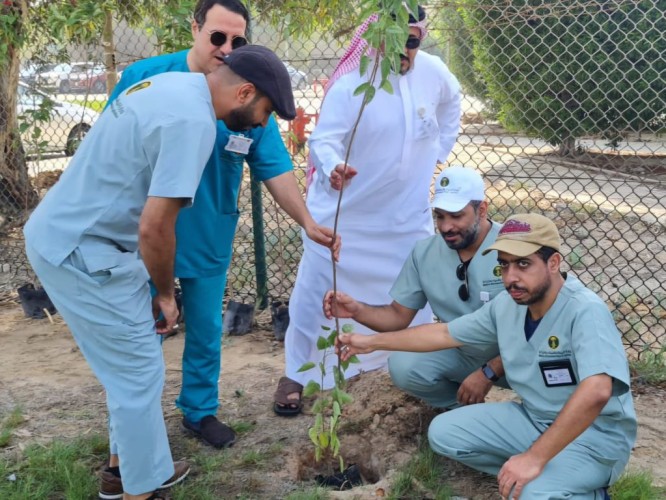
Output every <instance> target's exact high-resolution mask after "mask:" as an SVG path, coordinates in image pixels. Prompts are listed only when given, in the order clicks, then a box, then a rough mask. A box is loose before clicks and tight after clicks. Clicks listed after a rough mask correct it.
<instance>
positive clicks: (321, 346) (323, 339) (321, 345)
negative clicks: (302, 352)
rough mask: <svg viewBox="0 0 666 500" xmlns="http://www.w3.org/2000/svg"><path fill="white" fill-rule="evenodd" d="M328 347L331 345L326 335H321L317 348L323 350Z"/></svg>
mask: <svg viewBox="0 0 666 500" xmlns="http://www.w3.org/2000/svg"><path fill="white" fill-rule="evenodd" d="M327 347H329V345H328V340H326V337H321V336H320V337H319V338H318V339H317V349H319V350H320V351H323V350H324V349H326V348H327Z"/></svg>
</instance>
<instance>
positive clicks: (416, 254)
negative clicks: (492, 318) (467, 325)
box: [390, 222, 504, 322]
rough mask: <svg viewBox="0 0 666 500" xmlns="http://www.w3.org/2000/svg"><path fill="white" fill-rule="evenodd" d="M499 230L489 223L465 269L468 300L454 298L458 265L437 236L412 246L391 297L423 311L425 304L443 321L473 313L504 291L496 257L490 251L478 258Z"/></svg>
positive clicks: (448, 249)
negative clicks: (477, 248) (489, 225)
mask: <svg viewBox="0 0 666 500" xmlns="http://www.w3.org/2000/svg"><path fill="white" fill-rule="evenodd" d="M501 227H502V225H501V224H498V223H496V222H493V223H492V226H491V228H490V231H488V234H487V235H486V237H485V238H484V239H483V242H482V243H481V246H480V247H479V250H478V251H477V252H476V254H475V255H474V257H473V258H472V260H471V261H470V263H469V266H468V267H467V284H468V286H469V295H470V296H469V300H466V301H463V300H461V299H460V297H459V296H458V289H459V288H460V285H462V283H463V282H462V281H461V280H459V279H458V278H457V277H456V268H457V267H458V265H460V264H461V261H460V257H459V256H458V252H457V251H456V250H452V249H450V248H449V247H448V246H447V245H446V243H445V242H444V239H443V238H442V236H441V235H440V234H436V235H434V236H431V237H429V238H426V239H424V240H421V241H419V242H417V243H416V245H415V246H414V249H413V250H412V252H411V254H410V255H409V257H408V259H407V260H406V261H405V264H404V265H403V266H402V270H401V271H400V274H399V275H398V278H397V279H396V280H395V283H394V284H393V287H392V288H391V291H390V294H391V297H392V298H393V300H395V301H396V302H397V303H398V304H400V305H402V306H404V307H408V308H410V309H423V308H424V307H425V305H426V302H427V303H428V304H430V307H432V311H433V312H434V313H435V316H437V317H438V318H439V319H440V320H441V321H444V322H449V321H451V320H453V319H455V318H458V317H459V316H462V315H464V314H469V313H471V312H473V311H476V310H477V309H479V308H480V307H481V306H483V304H484V303H485V302H489V301H490V300H492V299H493V298H494V297H495V296H496V295H497V294H499V293H500V292H503V291H504V284H503V283H502V274H501V269H500V267H499V265H498V264H497V255H496V254H495V253H493V252H491V253H489V254H487V255H481V254H482V252H483V250H485V249H486V248H488V247H489V246H490V245H492V244H493V243H494V242H495V239H497V233H498V232H499V230H500V228H501Z"/></svg>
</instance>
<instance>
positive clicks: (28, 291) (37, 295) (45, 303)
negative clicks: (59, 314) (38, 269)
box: [16, 283, 56, 319]
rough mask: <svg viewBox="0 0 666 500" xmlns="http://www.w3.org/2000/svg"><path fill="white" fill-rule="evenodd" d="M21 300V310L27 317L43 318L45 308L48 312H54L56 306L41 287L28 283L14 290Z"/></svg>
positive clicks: (44, 316)
mask: <svg viewBox="0 0 666 500" xmlns="http://www.w3.org/2000/svg"><path fill="white" fill-rule="evenodd" d="M16 292H17V293H18V296H19V300H20V301H21V307H22V308H23V312H24V313H25V315H26V316H27V317H28V318H33V319H44V318H46V313H45V312H44V309H46V310H47V311H48V312H49V314H55V313H56V308H55V306H54V305H53V302H51V299H49V296H48V295H47V294H46V290H44V289H43V288H42V287H39V288H37V289H36V288H35V285H33V284H32V283H28V284H26V285H23V286H22V287H20V288H18V289H17V290H16Z"/></svg>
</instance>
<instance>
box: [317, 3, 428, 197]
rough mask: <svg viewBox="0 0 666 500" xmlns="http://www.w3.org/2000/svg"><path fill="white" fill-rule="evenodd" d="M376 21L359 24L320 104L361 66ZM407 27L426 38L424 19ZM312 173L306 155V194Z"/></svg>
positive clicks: (368, 20) (371, 19)
mask: <svg viewBox="0 0 666 500" xmlns="http://www.w3.org/2000/svg"><path fill="white" fill-rule="evenodd" d="M377 19H379V15H378V14H373V15H371V16H370V17H369V18H368V19H366V20H365V21H364V22H363V24H361V25H360V26H359V27H358V29H357V30H356V33H354V36H353V37H352V39H351V42H350V43H349V47H347V50H346V51H345V53H344V55H343V56H342V57H341V58H340V60H339V61H338V64H337V66H336V67H335V70H334V71H333V74H332V75H331V78H329V80H328V83H327V84H326V87H325V88H324V97H323V98H322V104H323V102H324V99H325V98H326V94H328V91H329V90H330V89H331V87H332V86H333V84H334V83H335V82H336V81H337V80H339V79H340V78H341V77H342V76H344V75H346V74H348V73H351V72H352V71H354V70H356V69H358V68H359V67H360V66H361V58H362V57H363V55H364V54H365V53H366V52H368V41H367V40H366V39H365V38H363V34H364V33H365V32H366V31H368V27H369V26H370V24H371V23H374V22H375V21H377ZM409 26H410V27H415V28H418V29H419V31H420V32H421V36H420V37H419V38H420V39H421V40H423V39H424V38H425V37H426V36H428V30H427V29H426V26H425V18H424V19H423V20H421V21H417V22H414V23H409ZM370 55H373V54H370ZM314 172H315V166H314V164H313V163H312V157H311V155H308V169H307V173H306V175H305V191H306V193H307V189H308V187H309V186H310V184H311V183H312V178H313V176H314Z"/></svg>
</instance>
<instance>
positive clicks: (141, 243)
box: [24, 46, 295, 499]
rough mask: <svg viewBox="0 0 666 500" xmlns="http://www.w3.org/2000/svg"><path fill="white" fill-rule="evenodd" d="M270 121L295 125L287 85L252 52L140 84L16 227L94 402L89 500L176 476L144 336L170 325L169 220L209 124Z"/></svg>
mask: <svg viewBox="0 0 666 500" xmlns="http://www.w3.org/2000/svg"><path fill="white" fill-rule="evenodd" d="M165 103H168V105H165ZM273 110H275V111H276V112H277V113H278V114H279V115H280V116H282V117H284V118H286V119H290V118H293V117H294V114H295V113H294V103H293V96H292V93H291V88H290V83H289V74H288V73H287V70H286V68H285V66H284V65H283V64H282V62H281V61H280V60H279V59H278V58H277V56H276V55H275V54H273V53H272V52H271V51H270V50H268V49H266V48H264V47H257V46H247V47H244V48H242V49H239V50H238V51H237V52H236V53H235V54H233V56H228V57H227V58H226V59H225V64H224V65H223V66H221V67H220V68H218V69H216V70H214V71H212V72H211V73H209V74H208V75H202V74H200V73H169V74H163V75H157V76H155V77H153V78H149V79H146V80H143V81H141V82H139V83H137V84H136V85H134V86H132V87H130V88H129V89H127V90H126V91H125V92H123V93H122V94H121V95H120V96H118V98H117V99H116V100H115V101H114V102H113V103H112V104H111V105H110V106H109V107H108V109H106V110H105V111H104V113H102V115H101V116H100V118H99V120H97V122H96V123H95V126H94V127H93V128H92V129H91V130H90V132H89V134H88V135H87V136H86V138H85V140H84V141H83V142H82V143H81V146H80V147H79V149H78V150H77V151H76V154H75V155H74V157H73V159H72V161H71V163H70V164H69V167H68V168H67V170H66V171H65V173H64V174H63V175H62V177H61V178H60V181H59V182H58V183H57V184H56V185H55V186H54V187H53V188H52V189H51V190H50V191H49V192H48V194H47V195H46V197H45V198H44V200H43V201H42V202H41V203H40V204H39V206H38V207H37V208H36V209H35V211H34V212H33V214H32V216H31V217H30V220H29V221H28V222H27V224H26V226H25V229H24V231H25V241H26V252H27V255H28V258H29V259H30V263H31V264H32V267H33V269H34V270H35V273H36V274H37V276H38V277H39V279H40V281H41V283H42V284H43V286H44V288H45V289H46V291H47V293H48V295H49V297H50V298H51V300H52V301H53V303H54V305H55V306H56V307H57V309H58V311H59V312H60V314H61V315H62V317H63V318H64V319H65V321H66V322H67V324H68V326H69V328H70V330H71V332H72V335H73V336H74V339H75V340H76V342H77V344H78V346H79V348H80V349H81V352H82V353H83V355H84V357H85V358H86V360H87V361H88V363H89V364H90V367H91V369H92V371H93V372H94V374H95V376H96V377H97V378H98V380H99V381H100V382H101V384H102V385H103V386H104V389H105V390H106V394H107V402H108V410H109V431H110V432H109V434H110V436H109V441H110V449H111V454H112V457H111V460H110V465H111V467H112V469H111V470H110V471H108V475H110V476H112V477H117V478H118V481H117V484H111V487H110V488H109V481H106V483H105V481H103V483H102V490H101V491H100V498H104V499H111V498H122V497H123V495H124V498H125V499H144V498H155V496H154V493H153V492H154V491H155V490H156V489H158V488H161V487H162V488H163V487H168V486H171V485H173V484H176V483H178V482H180V481H181V480H182V479H183V478H184V477H185V476H186V475H187V474H188V472H189V466H188V465H187V464H186V463H184V462H177V463H174V462H173V461H172V458H171V453H170V450H169V443H168V439H167V433H166V427H165V425H164V417H163V414H162V405H161V395H162V387H163V383H164V360H163V357H162V350H161V346H160V342H159V337H158V336H157V335H155V334H156V333H167V332H169V331H171V330H173V328H174V327H175V326H176V320H177V317H178V310H177V307H176V303H175V300H174V276H173V261H174V253H175V246H176V237H175V236H176V235H175V224H176V217H177V215H178V213H179V211H180V209H181V208H182V207H185V206H188V205H190V204H191V203H192V201H193V200H194V198H195V192H196V191H197V186H198V184H199V180H200V178H201V174H202V172H203V170H204V167H205V165H206V161H207V160H208V158H209V156H210V153H211V151H212V150H213V145H214V143H215V136H216V128H217V120H223V121H224V122H225V123H226V124H227V125H228V126H229V127H230V128H232V129H235V130H239V131H241V130H247V129H250V128H252V127H257V126H265V125H266V123H267V122H268V118H269V116H270V114H271V113H272V112H273ZM197 201H198V200H197ZM149 279H151V280H152V282H153V283H154V285H155V287H156V289H157V295H156V296H155V297H154V298H152V299H151V294H150V288H149V286H148V280H149ZM159 313H161V314H162V317H163V319H161V320H159V321H157V322H156V321H155V318H157V317H158V314H159ZM114 471H115V473H116V474H114ZM120 473H122V482H121V481H120V480H119V477H120ZM103 479H104V478H103Z"/></svg>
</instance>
